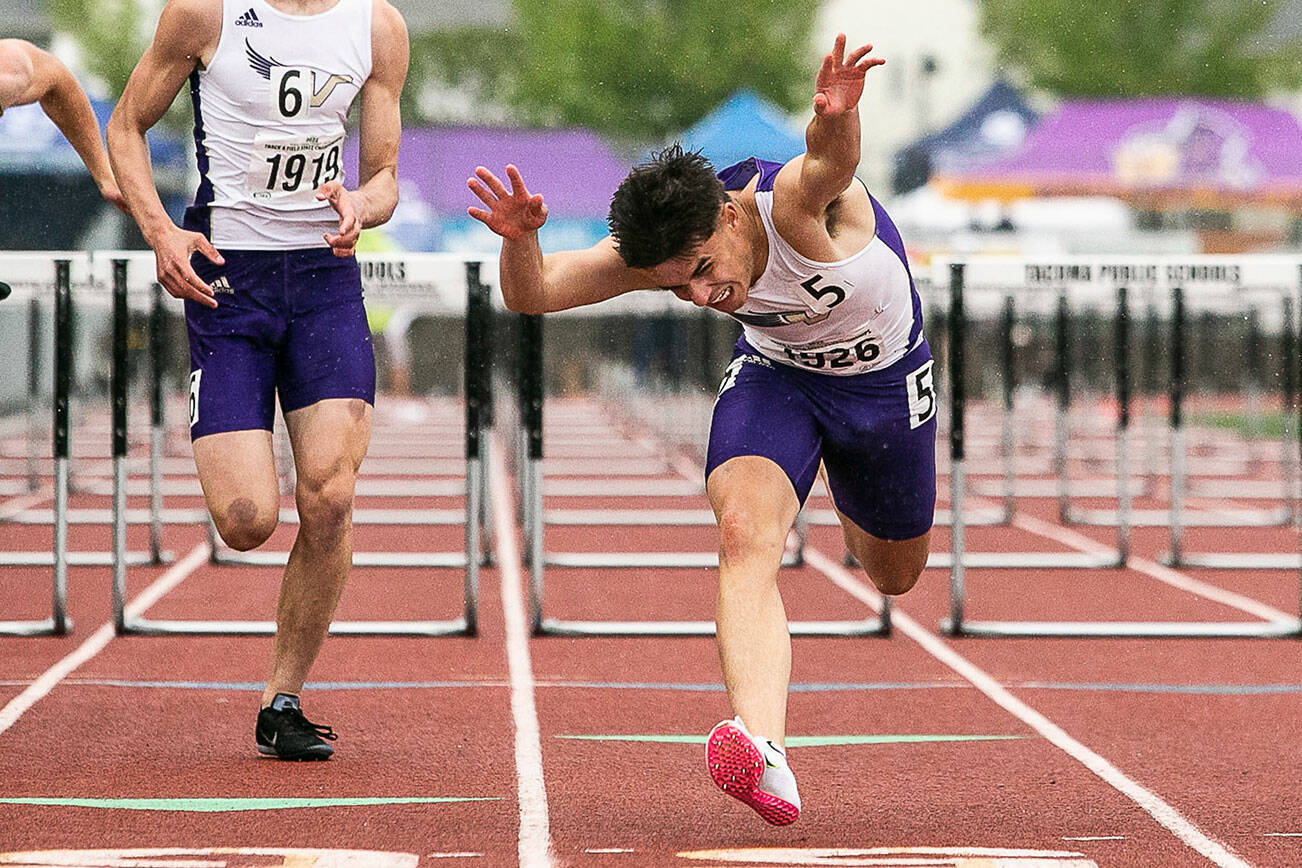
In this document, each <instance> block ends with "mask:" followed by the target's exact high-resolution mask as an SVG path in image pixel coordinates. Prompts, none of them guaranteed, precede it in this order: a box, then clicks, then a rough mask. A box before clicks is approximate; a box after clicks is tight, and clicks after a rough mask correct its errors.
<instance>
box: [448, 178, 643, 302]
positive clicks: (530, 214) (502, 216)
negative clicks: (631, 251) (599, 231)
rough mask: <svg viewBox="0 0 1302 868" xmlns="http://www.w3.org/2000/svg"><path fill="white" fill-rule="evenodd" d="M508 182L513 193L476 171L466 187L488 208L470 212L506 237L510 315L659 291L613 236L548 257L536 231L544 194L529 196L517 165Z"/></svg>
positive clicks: (505, 291)
mask: <svg viewBox="0 0 1302 868" xmlns="http://www.w3.org/2000/svg"><path fill="white" fill-rule="evenodd" d="M506 177H507V179H508V180H509V181H510V182H511V189H510V190H507V189H506V185H504V184H503V183H502V182H501V180H499V179H498V177H497V176H496V175H494V174H493V173H492V172H490V171H489V170H488V169H486V168H484V167H483V166H478V167H476V169H475V177H473V178H470V179H469V180H467V181H466V186H468V187H469V188H470V190H471V192H473V193H474V194H475V195H476V196H478V197H479V199H480V201H481V202H483V203H484V204H485V205H486V206H487V209H484V208H474V207H471V208H467V209H466V213H467V214H469V215H470V216H471V217H474V218H475V219H476V220H478V221H479V222H481V223H483V224H484V225H485V226H487V227H488V228H489V229H492V230H493V231H494V232H495V233H497V234H498V235H500V236H501V237H502V255H501V259H500V261H499V264H500V268H501V283H502V299H503V301H505V302H506V306H507V308H508V309H509V310H512V311H515V312H516V313H529V314H537V313H551V312H553V311H558V310H568V309H569V308H572V307H580V306H582V305H585V304H595V303H596V302H599V301H605V300H606V299H608V298H614V297H615V296H617V295H623V294H624V293H626V292H631V291H633V290H635V289H649V288H650V287H653V286H657V283H656V281H655V279H654V278H652V277H651V275H650V274H649V273H648V272H647V271H645V270H643V269H640V268H629V267H628V266H627V265H625V264H624V260H622V259H621V258H620V256H619V252H618V251H617V250H616V249H615V244H614V242H613V241H612V240H611V239H610V238H609V237H607V238H603V239H602V240H601V241H598V242H597V243H596V244H594V245H593V246H592V247H589V248H587V249H586V250H564V251H560V252H557V253H548V254H546V255H544V254H543V252H542V248H541V247H540V246H539V244H538V230H539V229H541V228H542V226H543V224H544V223H546V222H547V205H546V204H545V203H544V202H543V197H542V196H541V195H540V194H537V193H530V192H529V190H528V188H527V187H525V184H524V178H522V177H521V176H520V170H519V169H517V168H516V167H515V166H507V167H506Z"/></svg>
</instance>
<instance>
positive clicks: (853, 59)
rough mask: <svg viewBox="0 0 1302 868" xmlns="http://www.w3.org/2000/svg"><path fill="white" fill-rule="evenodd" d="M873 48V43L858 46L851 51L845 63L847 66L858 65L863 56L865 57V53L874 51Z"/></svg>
mask: <svg viewBox="0 0 1302 868" xmlns="http://www.w3.org/2000/svg"><path fill="white" fill-rule="evenodd" d="M872 50H873V47H872V45H871V44H869V45H861V46H859V47H858V48H856V49H855V50H854V51H852V52H850V56H849V57H847V58H846V59H845V64H846V66H856V65H858V63H859V61H861V60H863V58H864V57H865V55H867V54H868V52H870V51H872Z"/></svg>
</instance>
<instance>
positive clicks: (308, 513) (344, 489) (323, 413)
mask: <svg viewBox="0 0 1302 868" xmlns="http://www.w3.org/2000/svg"><path fill="white" fill-rule="evenodd" d="M285 424H286V427H287V428H288V429H289V438H290V443H291V444H292V445H293V448H294V468H295V471H296V473H297V475H298V486H297V488H296V489H295V492H294V499H295V501H296V503H297V506H298V515H299V529H298V536H297V537H296V538H295V540H294V547H293V549H292V551H291V552H290V555H289V564H288V566H286V567H285V578H284V580H283V581H282V582H281V586H280V601H279V603H278V604H277V607H276V640H275V648H274V651H273V660H272V670H271V677H270V678H269V679H268V681H267V687H266V690H265V691H264V692H263V695H262V703H263V705H264V706H265V705H267V704H268V703H270V702H271V700H272V698H273V697H274V696H275V695H276V694H277V693H290V694H297V693H299V692H300V691H301V690H302V688H303V682H304V681H305V680H306V679H307V673H308V670H309V669H311V667H312V663H313V662H314V661H315V660H316V657H317V654H318V653H320V651H321V645H322V643H323V642H324V641H325V637H326V634H327V632H328V631H329V629H330V621H331V619H332V618H333V617H334V613H335V607H336V606H337V605H338V603H339V596H340V594H342V593H343V588H344V580H345V579H346V578H347V577H348V571H349V569H350V567H351V566H352V558H353V545H352V531H353V527H352V513H353V490H354V488H355V485H356V481H357V470H358V468H359V467H360V466H361V463H362V458H363V456H365V455H366V449H367V446H368V445H369V443H370V437H371V405H370V404H369V403H367V402H366V401H363V400H361V399H360V398H331V399H327V400H323V401H318V402H317V403H315V404H312V405H309V406H307V407H303V408H300V409H298V410H292V411H290V412H288V413H286V414H285Z"/></svg>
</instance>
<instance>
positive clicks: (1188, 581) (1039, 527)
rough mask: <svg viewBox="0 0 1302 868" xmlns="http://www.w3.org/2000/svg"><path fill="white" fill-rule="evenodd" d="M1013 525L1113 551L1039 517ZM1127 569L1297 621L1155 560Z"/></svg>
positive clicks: (1086, 548)
mask: <svg viewBox="0 0 1302 868" xmlns="http://www.w3.org/2000/svg"><path fill="white" fill-rule="evenodd" d="M1013 524H1014V525H1015V526H1017V527H1019V528H1021V529H1022V530H1025V531H1029V532H1030V533H1033V534H1035V535H1037V536H1041V537H1044V538H1045V539H1050V540H1053V541H1055V542H1058V543H1061V544H1062V545H1065V546H1068V547H1069V548H1074V549H1076V550H1077V551H1081V552H1091V553H1099V554H1102V553H1105V552H1112V551H1114V549H1112V548H1111V547H1109V546H1105V545H1103V544H1102V543H1100V542H1098V541H1097V540H1094V539H1090V538H1089V537H1087V536H1085V535H1084V534H1081V533H1077V532H1076V531H1074V530H1068V529H1067V528H1065V527H1059V526H1058V525H1056V524H1050V523H1049V522H1047V521H1043V520H1042V519H1038V518H1035V517H1033V516H1029V515H1018V516H1015V517H1014V518H1013ZM1128 566H1129V568H1130V569H1132V570H1135V571H1137V572H1140V573H1143V574H1144V575H1146V576H1150V577H1152V578H1154V579H1157V580H1158V581H1159V582H1163V583H1165V584H1168V585H1170V586H1171V587H1173V588H1178V589H1179V590H1181V591H1185V592H1187V593H1190V594H1195V595H1197V596H1199V597H1202V598H1203V599H1205V600H1211V601H1212V602H1214V603H1220V604H1221V605H1222V606H1229V607H1230V608H1231V609H1238V610H1239V611H1240V612H1246V613H1247V614H1249V615H1253V616H1255V617H1257V618H1261V619H1262V620H1265V621H1285V622H1291V621H1296V620H1297V618H1296V617H1295V616H1293V615H1290V614H1288V613H1287V612H1284V611H1281V610H1279V609H1276V608H1275V607H1274V606H1268V605H1266V604H1265V603H1263V602H1261V601H1260V600H1254V599H1252V598H1251V597H1245V596H1244V595H1243V594H1236V593H1235V592H1234V591H1227V590H1226V589H1224V588H1219V587H1217V586H1216V585H1212V584H1208V583H1207V582H1203V581H1199V580H1198V579H1195V578H1191V577H1189V576H1186V575H1185V574H1184V573H1181V572H1177V571H1176V570H1173V569H1171V568H1170V567H1167V566H1163V565H1162V564H1159V563H1157V562H1156V561H1150V560H1148V559H1147V558H1140V557H1135V556H1133V555H1132V556H1131V557H1130V560H1129V562H1128Z"/></svg>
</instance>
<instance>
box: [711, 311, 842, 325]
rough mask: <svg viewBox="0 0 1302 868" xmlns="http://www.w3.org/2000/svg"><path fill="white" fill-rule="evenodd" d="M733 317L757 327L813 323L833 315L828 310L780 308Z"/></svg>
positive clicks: (733, 315)
mask: <svg viewBox="0 0 1302 868" xmlns="http://www.w3.org/2000/svg"><path fill="white" fill-rule="evenodd" d="M731 316H732V318H733V319H735V320H738V321H739V322H744V323H745V324H746V325H750V326H756V327H757V328H777V327H778V326H785V325H813V324H815V323H820V322H822V321H823V320H825V319H827V318H828V317H829V316H831V313H830V312H828V311H823V312H822V313H816V312H814V311H812V310H780V311H773V312H771V313H733V314H731Z"/></svg>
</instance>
